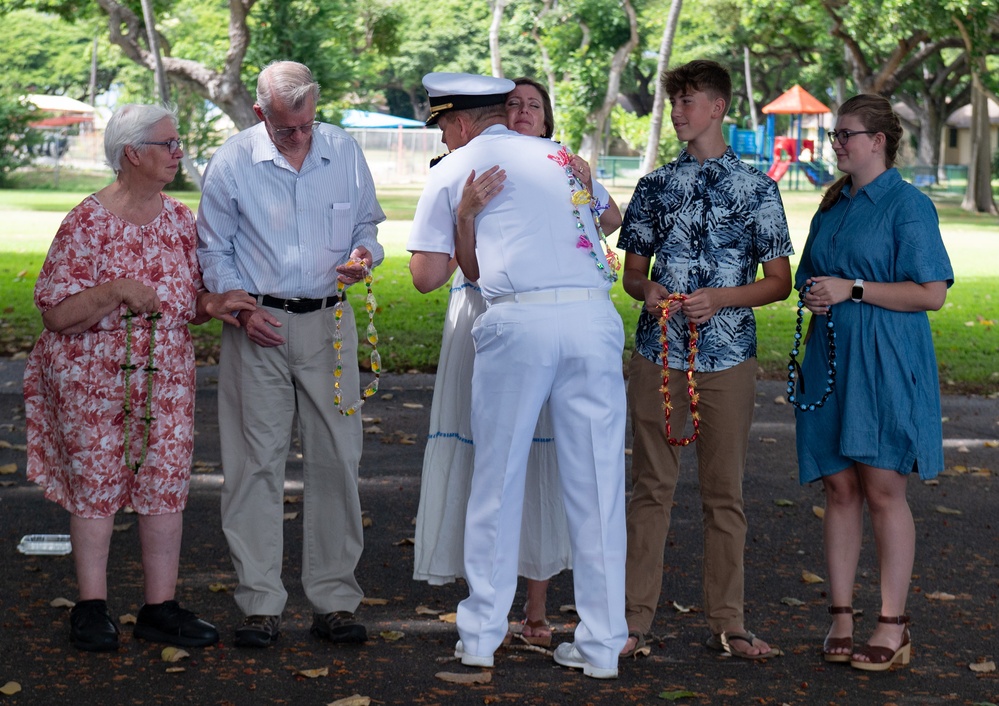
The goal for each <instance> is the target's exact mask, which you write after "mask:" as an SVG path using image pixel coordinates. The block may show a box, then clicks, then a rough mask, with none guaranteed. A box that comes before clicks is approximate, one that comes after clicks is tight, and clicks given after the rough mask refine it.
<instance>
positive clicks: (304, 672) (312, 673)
mask: <svg viewBox="0 0 999 706" xmlns="http://www.w3.org/2000/svg"><path fill="white" fill-rule="evenodd" d="M329 673H330V668H329V667H319V668H318V669H299V670H297V671H296V672H295V674H297V675H298V676H300V677H307V678H308V679H315V678H317V677H326V676H329Z"/></svg>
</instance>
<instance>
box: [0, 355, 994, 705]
mask: <svg viewBox="0 0 999 706" xmlns="http://www.w3.org/2000/svg"><path fill="white" fill-rule="evenodd" d="M22 370H23V361H11V360H0V689H2V688H3V687H4V685H5V684H7V683H8V682H15V683H16V684H17V685H19V687H20V691H19V692H17V693H15V694H13V695H3V694H2V693H0V706H6V705H7V704H10V705H12V706H13V705H15V704H16V705H22V704H32V705H35V704H42V705H44V706H49V705H52V706H58V705H60V704H103V705H106V706H112V705H118V704H142V705H151V704H216V705H237V706H242V705H244V704H247V705H252V704H295V705H296V706H297V705H302V706H312V705H313V704H315V705H323V706H324V705H326V704H333V703H337V701H338V700H340V699H348V698H349V697H351V696H353V695H358V696H359V697H362V698H359V699H357V700H354V701H346V702H344V703H350V704H364V703H371V704H420V705H423V706H430V705H432V704H660V703H671V702H675V703H680V704H724V705H727V704H733V705H734V704H778V705H779V704H795V705H797V704H841V705H853V704H857V705H860V704H863V705H865V706H866V705H867V704H895V705H898V706H901V705H903V704H913V705H915V704H918V705H927V704H963V705H967V706H971V705H978V706H981V705H983V704H997V703H999V672H996V671H995V663H996V662H997V661H999V635H997V625H999V548H997V547H999V542H997V540H999V513H997V507H996V493H997V492H999V489H997V488H996V486H995V484H996V480H997V475H999V448H997V443H996V440H997V439H999V399H996V398H992V399H988V398H983V397H966V396H950V395H948V396H945V397H944V402H943V414H944V436H945V439H946V440H945V458H946V465H947V470H946V471H945V472H944V473H943V474H942V475H941V476H940V477H939V479H937V480H936V481H934V482H930V483H923V482H921V481H919V480H918V479H915V478H914V479H912V480H911V481H910V483H909V498H910V503H911V505H912V509H913V514H914V516H915V521H916V528H917V536H918V539H917V556H916V566H915V575H914V577H913V581H912V593H911V596H910V601H909V613H910V614H911V616H912V628H911V629H912V640H913V658H912V663H911V664H910V665H909V666H907V667H900V668H895V669H893V670H892V671H891V672H888V673H865V672H859V671H856V670H852V669H851V668H850V667H849V666H848V665H837V664H826V663H824V662H823V661H822V660H821V659H820V656H819V648H820V646H821V642H822V638H823V637H824V635H825V631H826V629H827V626H828V615H827V613H826V606H827V604H828V600H827V596H826V590H827V587H828V583H827V582H826V581H824V580H822V579H824V578H825V577H824V574H825V568H824V561H823V556H822V533H821V520H820V519H819V518H818V516H817V512H816V508H821V506H822V505H823V498H822V491H821V488H820V487H819V486H817V485H811V486H806V487H802V486H800V485H799V484H798V482H797V470H796V464H795V454H794V417H793V413H792V410H791V408H790V407H789V406H788V405H787V404H783V403H781V402H782V400H781V397H782V393H783V387H784V385H783V383H781V382H779V381H765V380H764V381H760V384H759V388H758V390H759V391H758V398H757V409H756V417H755V422H754V425H753V430H752V435H751V443H750V451H749V463H748V468H747V473H746V512H747V515H748V518H749V538H748V544H747V549H746V611H747V627H748V628H749V629H751V630H753V631H754V632H756V633H757V634H758V635H760V636H762V637H764V638H765V639H767V640H768V641H769V642H770V643H771V644H773V645H777V646H778V647H780V648H781V650H782V651H783V655H782V656H780V657H776V658H772V659H768V660H765V661H761V662H750V661H747V660H740V659H734V658H726V657H721V656H718V654H717V653H714V652H711V651H709V650H707V649H706V648H705V647H704V645H703V643H704V640H705V639H706V638H707V637H708V630H707V628H706V625H705V622H704V616H703V614H702V612H701V600H702V598H701V579H700V560H701V551H702V547H701V530H700V510H699V507H700V506H699V496H698V492H697V479H696V472H695V468H694V463H693V455H692V451H689V450H685V451H684V467H683V470H682V472H681V480H680V484H679V487H678V488H677V492H676V506H675V508H674V510H673V523H672V528H671V531H670V535H669V539H668V546H667V549H666V555H665V559H666V568H665V570H664V573H663V582H664V583H663V595H662V602H661V604H660V608H659V612H658V614H657V617H656V621H655V624H654V625H653V629H652V632H653V634H654V635H655V639H654V640H653V642H652V653H651V655H650V656H649V657H647V658H642V659H638V660H628V661H622V663H621V665H620V677H619V678H618V679H617V680H613V681H598V680H593V679H590V678H587V677H585V676H583V675H582V674H581V673H580V672H575V671H572V670H568V669H565V668H563V667H559V666H557V665H556V664H555V663H554V662H553V661H552V659H551V657H550V656H549V655H546V654H543V653H539V652H531V651H527V650H520V649H507V650H502V651H501V652H499V653H497V656H496V668H495V669H493V670H489V671H486V672H483V671H481V670H477V669H471V668H468V667H464V666H462V665H461V664H460V663H458V662H457V661H455V660H454V659H453V658H452V656H451V655H452V654H453V647H454V642H455V640H456V639H457V634H456V631H455V627H454V625H453V624H452V623H450V622H448V621H447V620H446V619H444V618H447V614H448V613H451V612H453V611H454V609H455V606H456V605H457V603H458V601H460V600H461V599H462V598H464V597H465V595H466V591H465V588H464V585H463V584H461V583H458V584H454V585H449V586H443V587H432V586H428V585H427V584H424V583H420V582H415V581H413V580H412V578H411V576H412V568H413V547H412V543H411V542H412V537H413V531H414V528H413V524H414V520H415V517H416V511H417V506H418V501H419V486H420V470H421V464H422V458H423V449H424V444H425V438H424V437H425V434H426V431H427V424H428V421H427V420H428V414H429V411H430V403H431V396H432V388H433V382H434V378H433V376H432V375H394V374H392V375H383V376H382V381H381V382H382V384H381V390H380V392H379V395H378V396H376V397H374V398H372V399H371V400H370V401H369V402H368V404H366V405H365V407H364V408H363V410H362V414H363V416H364V418H365V423H364V428H365V447H364V455H363V458H362V461H361V471H360V475H361V481H360V490H361V502H362V506H363V509H364V511H365V516H366V517H367V518H368V519H369V520H370V525H369V526H368V527H367V528H366V530H365V551H364V555H363V557H362V559H361V563H360V566H359V567H358V572H357V575H358V580H359V581H360V584H361V586H362V587H363V588H364V590H365V592H366V596H367V597H366V599H365V604H364V605H362V606H361V608H360V609H359V611H358V618H359V619H360V620H361V621H362V622H364V623H365V624H366V625H367V627H368V632H369V636H370V640H369V642H368V643H367V644H365V645H363V646H333V645H330V644H329V643H325V642H321V641H319V640H317V639H315V638H313V637H312V636H311V635H310V634H309V626H310V624H311V617H312V616H311V609H310V608H309V606H308V603H307V601H306V600H305V596H304V594H303V592H302V589H301V585H300V583H299V580H298V577H299V574H300V568H299V567H300V566H301V560H302V556H301V542H302V530H301V518H300V511H301V502H300V498H301V494H302V483H301V459H300V457H299V455H298V450H297V448H296V447H293V448H292V451H291V453H290V455H289V459H288V477H287V481H286V490H285V492H286V510H287V513H288V514H287V520H286V522H285V536H284V546H285V570H284V580H285V584H286V586H287V587H288V590H289V594H290V595H289V601H288V607H287V609H286V611H285V622H284V627H283V631H282V635H281V638H280V640H279V641H278V643H277V645H276V646H274V647H272V648H269V649H264V650H259V649H257V650H252V649H242V648H236V647H234V646H233V645H232V637H233V630H234V628H235V627H236V626H237V625H238V624H239V622H240V621H241V619H242V616H241V614H240V612H239V610H238V609H237V608H236V605H235V603H234V601H233V598H232V591H233V589H234V588H235V583H236V581H235V576H234V573H233V569H232V564H231V562H230V559H229V555H228V551H227V548H226V543H225V539H224V537H223V535H222V530H221V524H220V518H219V509H218V506H219V487H220V485H221V482H222V476H221V470H220V467H219V446H218V425H217V421H216V386H215V378H214V376H215V370H214V369H212V368H202V369H200V370H199V386H198V394H197V413H196V429H197V437H196V445H195V466H194V473H193V475H192V483H191V493H190V500H189V504H188V509H187V511H186V513H185V518H184V527H185V530H184V531H185V534H184V546H183V552H182V556H181V571H180V583H179V586H178V599H179V600H180V601H181V603H182V605H184V606H186V607H188V608H191V609H193V610H194V611H196V612H197V613H198V614H199V615H200V616H201V617H203V618H205V619H207V620H209V621H211V622H213V623H214V624H215V625H216V626H217V627H218V628H219V630H220V632H221V633H222V642H221V643H220V644H219V645H216V646H214V647H210V648H206V649H191V650H188V651H189V652H190V656H189V657H187V658H184V659H182V660H181V661H179V662H175V663H171V662H167V661H164V659H163V654H162V647H163V646H162V645H155V644H151V643H146V642H142V641H139V640H136V639H134V638H133V637H132V635H131V629H130V626H129V625H127V624H126V625H124V626H123V628H124V632H123V639H122V647H121V649H120V650H119V651H118V652H117V653H113V654H91V653H82V652H78V651H77V650H76V649H74V648H73V647H72V646H71V645H70V644H69V641H68V609H67V608H65V607H58V606H53V601H56V602H57V603H58V601H57V599H59V598H64V599H69V600H70V601H72V600H75V598H76V588H75V578H74V572H73V564H72V556H71V555H70V556H34V555H23V554H21V553H19V552H18V550H17V545H18V542H19V540H20V539H21V537H22V536H24V535H27V534H39V533H45V534H49V533H52V534H61V533H65V532H67V531H68V526H69V521H68V516H67V514H66V513H65V511H63V510H62V509H61V508H59V507H58V506H56V505H54V504H53V503H51V502H48V501H46V500H45V499H44V498H43V496H42V492H41V490H40V489H38V488H37V487H36V486H34V485H33V484H31V483H29V482H28V481H27V480H26V479H25V476H24V465H25V453H24V443H25V433H24V407H23V403H22V400H21V395H20V375H21V371H22ZM116 524H117V527H116V529H118V530H119V531H116V532H115V534H114V536H113V538H112V547H111V562H110V570H109V583H110V586H111V591H110V594H111V595H110V597H109V607H110V609H111V612H112V614H113V615H116V616H127V615H129V614H131V615H135V614H136V613H137V612H138V609H139V607H140V605H141V600H142V590H141V585H142V584H141V580H142V573H141V565H140V562H139V559H140V556H139V550H138V535H137V527H136V524H135V518H134V515H127V514H124V513H122V514H120V515H119V517H118V518H117V520H116ZM809 574H813V575H815V578H817V579H819V581H818V582H814V583H811V582H809V581H810V580H811V579H809V578H806V577H807V576H808V575H809ZM857 582H858V589H857V595H856V601H855V607H856V608H857V609H860V610H863V611H864V616H863V617H862V618H861V619H860V620H859V621H858V623H857V637H858V638H859V639H863V638H864V636H866V635H867V634H869V633H870V631H871V630H872V629H873V625H874V619H875V617H876V615H877V610H878V605H879V595H878V573H877V563H876V555H875V551H874V547H873V539H872V537H871V535H870V529H869V524H868V528H867V536H866V537H865V546H864V551H863V555H862V558H861V566H860V573H859V575H858V578H857ZM523 598H524V595H523V585H521V587H520V591H519V593H518V596H517V599H516V601H515V603H514V606H515V610H514V613H512V614H511V619H517V618H519V617H520V616H519V608H518V607H519V606H520V605H522V604H523ZM572 603H573V592H572V581H571V575H570V574H569V572H566V573H564V574H563V575H560V576H558V577H556V578H555V579H554V580H553V581H552V584H551V589H550V594H549V602H548V610H549V614H550V619H551V621H552V623H553V626H554V629H555V632H556V635H555V639H556V643H557V642H559V641H562V640H571V636H572V629H573V627H574V625H575V621H576V616H575V614H574V613H573V612H572V611H571V610H570V609H569V608H568V606H571V604H572ZM563 607H565V609H564V610H563ZM448 674H452V675H459V678H460V679H472V678H474V679H478V680H480V681H481V683H454V682H452V681H448V680H447V679H450V678H451V677H447V676H446V675H448ZM486 679H488V681H485V680H486ZM365 698H367V699H368V700H369V701H365V700H364V699H365Z"/></svg>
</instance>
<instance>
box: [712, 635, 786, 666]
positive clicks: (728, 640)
mask: <svg viewBox="0 0 999 706" xmlns="http://www.w3.org/2000/svg"><path fill="white" fill-rule="evenodd" d="M755 639H756V635H754V634H753V633H751V632H749V631H748V630H747V631H746V632H721V633H718V634H717V635H712V636H711V637H709V638H708V639H707V641H706V642H705V643H704V645H705V646H706V647H707V648H708V649H710V650H714V651H716V652H724V653H725V654H727V655H731V656H732V657H738V658H740V659H753V660H756V659H767V658H768V657H779V656H780V655H781V654H783V653H782V652H781V651H780V649H778V648H777V647H771V648H770V651H769V652H761V653H760V654H758V655H754V654H750V653H749V652H746V651H745V650H740V649H739V648H737V647H736V646H735V645H733V644H732V643H733V641H736V642H744V643H746V644H747V645H750V646H752V644H753V640H755Z"/></svg>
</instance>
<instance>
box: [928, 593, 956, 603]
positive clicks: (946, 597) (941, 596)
mask: <svg viewBox="0 0 999 706" xmlns="http://www.w3.org/2000/svg"><path fill="white" fill-rule="evenodd" d="M926 597H927V598H928V599H929V600H931V601H953V600H955V599H956V598H957V596H955V595H953V594H952V593H944V592H943V591H934V592H933V593H927V594H926Z"/></svg>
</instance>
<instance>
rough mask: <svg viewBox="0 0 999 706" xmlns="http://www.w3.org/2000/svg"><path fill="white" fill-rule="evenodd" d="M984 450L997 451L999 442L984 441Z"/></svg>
mask: <svg viewBox="0 0 999 706" xmlns="http://www.w3.org/2000/svg"><path fill="white" fill-rule="evenodd" d="M985 448H987V449H997V448H999V441H986V442H985Z"/></svg>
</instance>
